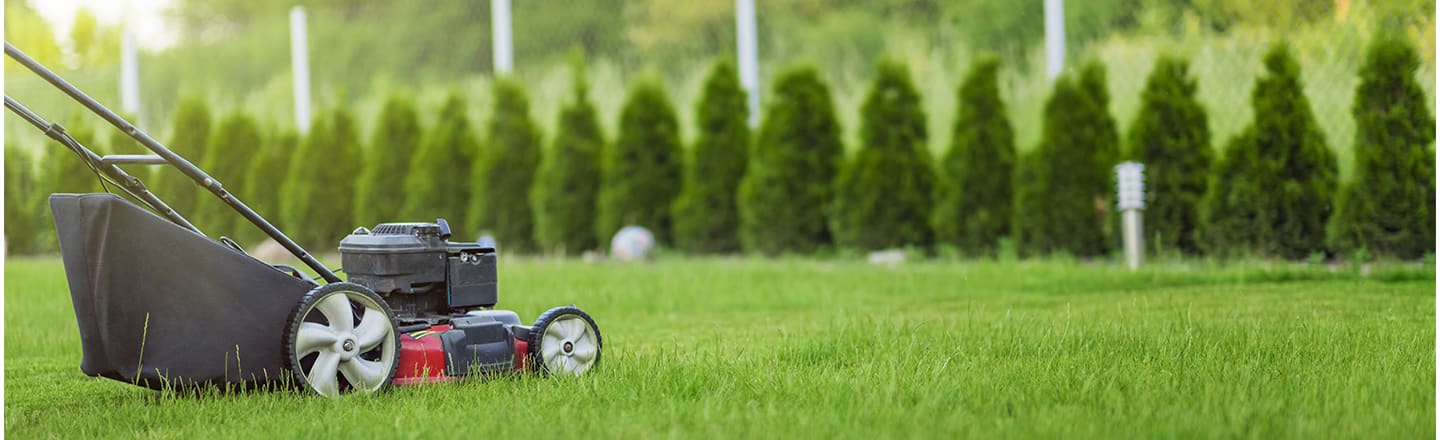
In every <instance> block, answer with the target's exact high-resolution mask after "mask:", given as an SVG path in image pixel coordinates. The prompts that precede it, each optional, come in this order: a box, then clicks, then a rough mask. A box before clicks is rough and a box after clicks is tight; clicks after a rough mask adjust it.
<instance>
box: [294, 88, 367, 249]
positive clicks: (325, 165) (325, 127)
mask: <svg viewBox="0 0 1440 440" xmlns="http://www.w3.org/2000/svg"><path fill="white" fill-rule="evenodd" d="M311 125H312V126H311V128H310V133H309V135H308V136H306V138H305V141H304V142H302V143H301V144H300V148H299V149H297V150H296V151H295V156H294V158H293V159H292V160H291V162H290V164H289V166H290V172H289V176H288V177H286V179H285V190H284V192H285V195H284V196H283V197H282V198H281V200H282V201H283V203H284V207H283V215H284V216H285V226H286V227H287V228H288V229H286V230H285V232H287V233H289V234H290V238H292V239H294V240H295V241H297V242H299V243H300V245H302V246H305V247H306V248H308V249H309V250H310V251H311V252H317V253H318V252H332V251H334V250H335V249H336V247H337V246H338V245H339V243H340V239H341V238H344V237H345V235H347V234H349V233H350V231H351V230H353V229H354V228H355V227H356V225H355V224H354V223H353V221H354V219H355V209H354V208H355V205H354V203H353V202H354V200H355V198H354V194H353V193H352V191H354V190H355V188H354V182H355V178H356V176H359V175H360V160H359V157H360V136H359V134H357V133H356V131H355V120H354V118H353V117H352V116H351V115H350V113H349V112H348V111H346V110H344V109H342V108H336V109H333V110H330V111H327V112H323V113H321V114H319V115H317V116H316V118H315V120H314V122H313V123H312V124H311Z"/></svg>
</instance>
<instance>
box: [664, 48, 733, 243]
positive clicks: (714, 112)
mask: <svg viewBox="0 0 1440 440" xmlns="http://www.w3.org/2000/svg"><path fill="white" fill-rule="evenodd" d="M728 60H729V59H728V58H726V59H724V60H722V61H720V62H718V63H716V64H715V67H713V68H711V70H710V75H709V77H708V78H706V80H705V90H704V92H703V93H702V94H701V97H700V104H699V105H698V106H696V120H697V122H698V123H697V125H698V126H699V129H700V133H699V139H698V140H697V141H696V143H695V146H694V147H693V148H691V149H690V157H689V160H688V161H687V163H686V172H685V178H684V185H683V189H682V190H681V194H680V198H679V199H677V200H676V201H675V207H674V212H673V214H674V217H675V246H676V247H677V248H679V249H681V250H685V251H688V252H697V253H722V252H735V251H739V250H740V235H739V228H740V213H739V208H738V207H737V206H736V205H737V203H738V202H737V199H736V193H737V191H738V189H739V186H740V179H741V178H742V177H744V176H745V164H746V161H747V156H748V153H749V151H748V150H749V149H750V127H749V126H747V125H745V124H746V119H747V118H748V116H749V110H748V107H747V106H746V105H747V104H746V102H745V89H743V88H741V86H740V78H739V76H738V74H737V73H736V72H735V66H734V65H733V64H731V63H730V62H729V61H728Z"/></svg>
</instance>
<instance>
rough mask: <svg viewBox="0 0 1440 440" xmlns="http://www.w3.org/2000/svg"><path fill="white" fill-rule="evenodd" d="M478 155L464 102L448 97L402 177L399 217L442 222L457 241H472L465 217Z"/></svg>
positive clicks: (454, 97)
mask: <svg viewBox="0 0 1440 440" xmlns="http://www.w3.org/2000/svg"><path fill="white" fill-rule="evenodd" d="M479 152H480V144H479V141H477V140H476V137H475V132H474V129H473V128H471V125H470V118H469V116H468V115H467V111H466V107H465V100H464V98H462V97H461V96H460V94H459V93H455V94H451V95H450V97H449V98H447V99H446V100H445V104H444V105H443V106H441V108H440V114H439V116H438V119H437V120H436V122H435V126H434V127H432V128H431V129H430V131H429V132H428V133H426V135H425V137H424V138H423V139H422V140H421V141H420V151H419V152H417V153H416V154H415V159H414V162H412V163H411V165H410V174H409V175H408V176H405V197H406V198H405V209H403V210H402V211H403V213H404V214H403V215H405V216H406V217H407V218H409V219H411V221H434V219H437V218H445V219H446V220H447V221H449V222H450V227H451V229H452V230H453V231H455V235H456V237H457V238H465V239H468V238H470V237H472V236H473V235H474V234H475V232H476V230H475V229H474V228H473V227H472V226H471V224H470V223H469V222H468V221H467V219H466V218H465V214H467V212H466V206H468V205H469V203H470V194H471V189H470V178H471V176H470V172H471V169H473V168H474V162H475V158H476V157H477V156H479ZM387 221H389V220H387Z"/></svg>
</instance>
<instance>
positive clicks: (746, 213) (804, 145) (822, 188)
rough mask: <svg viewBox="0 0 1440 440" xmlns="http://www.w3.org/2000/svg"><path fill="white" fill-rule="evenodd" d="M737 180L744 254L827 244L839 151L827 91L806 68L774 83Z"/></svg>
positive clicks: (841, 148)
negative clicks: (828, 211)
mask: <svg viewBox="0 0 1440 440" xmlns="http://www.w3.org/2000/svg"><path fill="white" fill-rule="evenodd" d="M774 87H775V88H774V93H773V95H774V96H773V98H771V99H770V103H769V106H768V107H767V109H766V111H765V119H764V121H763V122H762V123H761V124H760V132H759V134H758V137H757V138H756V142H755V147H754V150H753V152H752V154H751V156H750V166H749V168H748V169H747V170H746V174H745V178H744V179H742V180H741V183H740V194H739V198H740V199H739V202H740V203H739V206H740V238H741V243H742V244H743V245H744V247H745V249H746V250H747V251H750V252H760V253H765V254H770V255H774V254H780V253H785V252H796V253H804V252H812V251H815V250H817V249H820V248H821V247H824V246H827V245H829V244H831V241H832V238H831V233H830V228H829V225H828V222H827V221H826V218H825V207H826V206H828V205H829V204H830V203H831V200H832V198H833V196H832V194H833V184H834V179H835V176H836V174H838V172H839V167H840V163H841V161H842V160H843V156H844V154H845V149H844V145H843V144H842V143H841V141H840V123H839V122H838V120H837V119H836V118H835V107H834V104H833V103H832V102H831V99H830V89H829V87H828V86H827V85H826V84H825V82H824V81H822V80H821V79H820V75H819V73H817V72H816V70H815V69H814V68H813V67H800V68H793V69H790V70H788V71H786V72H784V73H782V74H781V75H780V76H779V77H778V78H777V79H776V81H775V86H774Z"/></svg>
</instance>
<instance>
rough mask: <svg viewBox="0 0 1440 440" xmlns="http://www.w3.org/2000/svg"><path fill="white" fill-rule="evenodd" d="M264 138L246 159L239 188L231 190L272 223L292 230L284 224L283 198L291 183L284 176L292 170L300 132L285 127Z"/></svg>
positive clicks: (286, 230) (282, 229)
mask: <svg viewBox="0 0 1440 440" xmlns="http://www.w3.org/2000/svg"><path fill="white" fill-rule="evenodd" d="M263 138H264V139H265V142H264V143H263V144H262V145H263V146H262V147H261V148H260V149H259V150H258V151H256V152H255V155H254V156H252V157H251V158H250V160H249V161H248V162H247V167H248V168H247V169H246V172H245V179H244V180H243V181H241V182H238V183H239V184H240V185H239V190H234V191H231V192H233V193H235V194H238V195H239V196H240V200H242V201H244V202H245V204H246V205H248V206H250V209H253V210H255V212H256V213H259V214H260V216H261V217H264V218H265V220H266V221H269V222H270V224H273V225H275V226H276V227H279V228H280V230H281V231H284V232H285V233H286V234H290V233H292V232H293V231H290V230H289V229H287V228H286V227H285V226H286V225H285V215H284V213H283V212H282V211H281V209H282V206H283V202H282V201H281V200H282V199H284V198H285V192H284V189H285V188H287V187H288V186H289V185H288V184H287V183H286V182H285V179H286V178H287V177H288V174H289V172H290V161H291V160H292V159H293V158H294V157H295V150H296V149H297V148H299V146H300V136H299V135H298V134H296V133H295V132H294V131H284V132H282V133H279V134H272V135H270V136H268V137H263ZM241 221H244V220H241Z"/></svg>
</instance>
